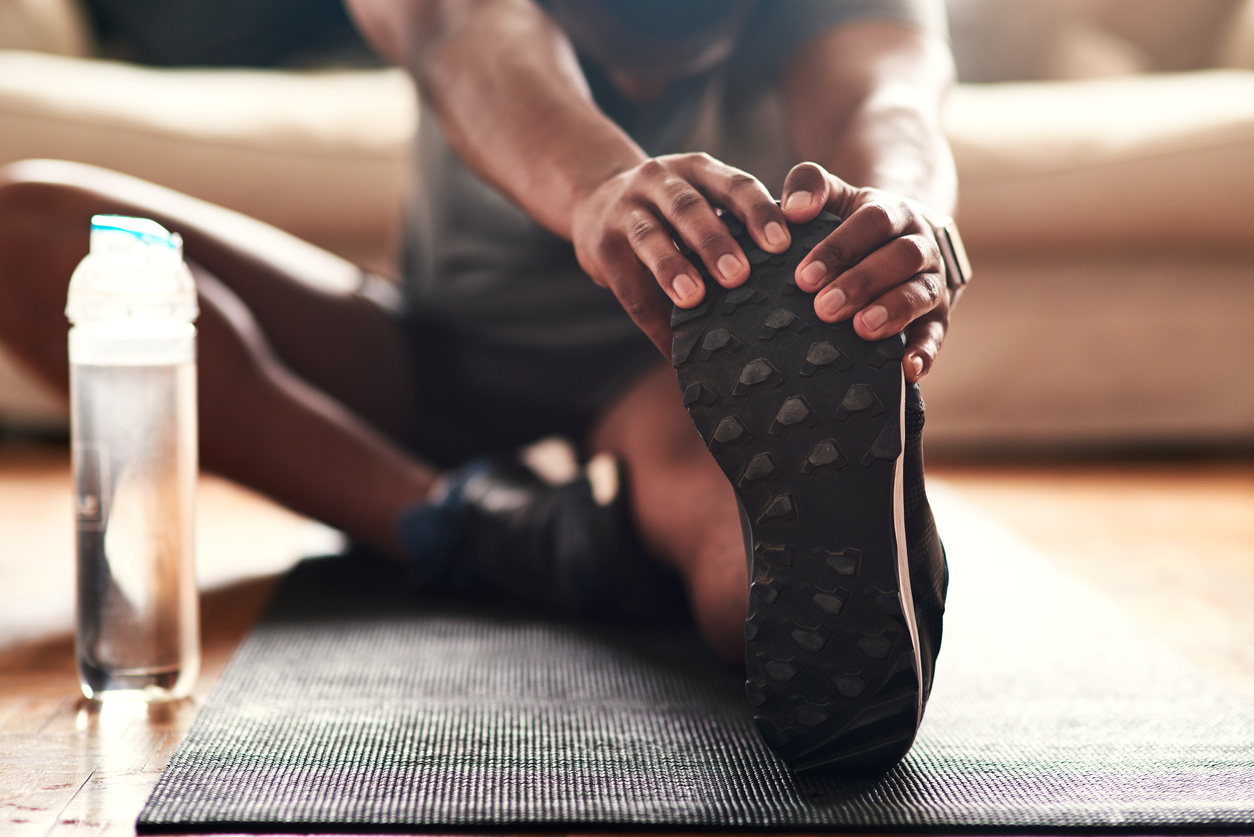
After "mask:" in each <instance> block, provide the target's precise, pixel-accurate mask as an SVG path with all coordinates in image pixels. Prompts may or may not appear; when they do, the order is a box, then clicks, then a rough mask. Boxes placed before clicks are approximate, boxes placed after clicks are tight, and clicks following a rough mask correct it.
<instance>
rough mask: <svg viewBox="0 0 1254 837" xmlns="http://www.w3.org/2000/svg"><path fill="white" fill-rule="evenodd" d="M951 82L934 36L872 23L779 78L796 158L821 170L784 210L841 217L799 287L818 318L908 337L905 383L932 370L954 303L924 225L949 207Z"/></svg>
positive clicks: (796, 187) (869, 334) (792, 190)
mask: <svg viewBox="0 0 1254 837" xmlns="http://www.w3.org/2000/svg"><path fill="white" fill-rule="evenodd" d="M953 78H954V73H953V62H952V58H951V57H950V54H949V49H948V47H947V45H946V44H945V43H944V40H943V39H942V38H941V37H940V35H938V34H933V33H926V32H921V31H919V30H916V29H913V28H910V27H905V26H900V25H895V24H890V23H872V22H867V23H854V24H850V25H847V26H844V27H841V28H839V29H835V30H833V31H832V32H829V33H827V34H825V35H823V36H821V37H819V38H817V39H816V40H815V41H813V42H812V43H811V44H809V45H808V46H807V47H806V48H805V49H803V50H802V51H801V52H800V53H799V54H798V55H797V56H796V57H795V58H794V59H793V60H792V62H791V63H790V64H789V65H788V68H787V72H786V76H785V90H784V92H785V102H786V112H787V118H788V129H789V136H790V140H791V142H792V144H793V151H794V153H795V154H797V156H798V157H799V158H800V159H803V160H812V161H814V162H815V163H817V164H819V165H813V164H802V165H801V166H798V167H796V168H795V169H794V170H793V171H792V172H791V173H790V174H789V176H788V179H787V180H786V181H785V185H784V195H783V199H784V209H785V213H786V214H787V216H788V217H789V220H792V221H794V222H799V221H802V220H806V219H809V218H811V217H813V215H814V214H815V213H816V212H817V211H818V210H819V209H821V208H826V209H828V210H830V211H832V212H835V213H836V214H838V215H840V216H841V217H842V218H844V219H846V220H845V223H843V224H842V225H841V226H840V227H839V228H837V230H836V231H835V232H834V233H832V235H831V236H829V237H828V239H827V240H826V241H825V242H823V243H821V244H820V245H819V246H818V247H816V248H815V250H814V252H812V253H811V254H810V255H809V256H807V257H806V259H805V260H803V261H802V262H801V264H800V265H799V266H798V268H797V283H798V285H799V286H801V287H802V288H804V289H805V290H808V291H811V292H814V291H817V292H818V293H817V296H816V298H815V311H816V313H817V314H818V316H819V317H820V318H821V319H823V320H826V321H828V322H835V321H838V320H843V319H848V318H850V317H853V319H854V327H855V329H856V330H857V332H858V333H859V334H860V335H861V336H862V337H864V338H866V339H880V338H883V337H887V336H889V335H891V334H895V333H897V332H898V331H901V330H903V329H905V330H906V336H907V341H908V345H907V349H906V358H905V361H904V368H905V373H906V378H907V380H910V381H912V382H914V381H918V380H919V379H920V378H922V377H923V376H924V375H926V374H927V372H928V371H929V370H930V369H931V366H932V363H933V362H934V361H935V359H936V353H937V351H938V349H939V348H940V344H941V341H942V340H943V339H944V336H945V330H946V329H947V327H948V324H949V309H950V305H951V302H952V300H950V298H949V295H948V294H947V292H946V288H945V276H944V268H943V266H942V261H941V258H940V253H939V250H938V248H937V244H936V239H935V237H934V235H933V232H932V228H931V225H930V223H928V218H929V217H930V218H939V217H942V216H947V215H950V214H951V213H952V212H953V209H954V201H955V195H956V191H957V176H956V173H955V171H954V163H953V157H952V155H951V154H950V151H949V145H948V143H947V142H946V140H945V136H944V133H943V132H942V129H941V124H940V112H941V103H942V100H943V98H944V96H945V94H946V92H947V91H948V89H949V88H950V86H951V85H952V84H953ZM820 166H821V167H822V168H821V167H820ZM829 172H831V173H829ZM832 173H834V174H832ZM837 175H838V176H837ZM903 198H905V199H908V200H902V199H903ZM911 201H915V202H917V203H912V202H911ZM925 213H926V217H925Z"/></svg>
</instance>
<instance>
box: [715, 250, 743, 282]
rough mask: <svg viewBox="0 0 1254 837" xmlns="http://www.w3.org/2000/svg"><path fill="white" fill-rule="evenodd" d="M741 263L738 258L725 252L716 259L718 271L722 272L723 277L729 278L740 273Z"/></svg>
mask: <svg viewBox="0 0 1254 837" xmlns="http://www.w3.org/2000/svg"><path fill="white" fill-rule="evenodd" d="M742 267H743V264H742V263H741V261H740V259H738V258H736V257H735V256H733V255H732V254H731V253H727V254H725V255H723V256H720V257H719V259H718V272H719V273H721V274H723V278H724V279H731V278H734V277H735V276H736V274H738V273H740V271H741V268H742Z"/></svg>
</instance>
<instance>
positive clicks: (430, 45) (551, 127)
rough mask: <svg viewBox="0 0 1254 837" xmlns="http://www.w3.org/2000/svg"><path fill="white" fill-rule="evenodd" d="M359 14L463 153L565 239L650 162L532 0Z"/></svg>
mask: <svg viewBox="0 0 1254 837" xmlns="http://www.w3.org/2000/svg"><path fill="white" fill-rule="evenodd" d="M350 7H351V8H352V9H353V11H354V14H355V16H356V17H357V18H358V20H359V22H360V23H361V24H362V28H363V29H364V30H365V31H366V32H367V33H368V34H371V35H374V33H375V32H376V31H377V32H378V33H379V35H378V36H377V37H373V40H374V41H375V42H376V44H377V45H378V46H380V48H381V49H383V50H384V52H385V53H387V54H388V57H389V58H391V59H392V60H393V61H395V62H397V63H399V64H401V65H402V66H405V67H406V68H408V69H409V70H410V72H411V73H412V74H413V76H414V78H415V79H416V80H417V82H418V84H419V86H420V88H421V92H422V95H423V96H425V97H426V98H427V101H428V102H429V103H430V105H431V106H432V107H433V109H434V110H435V112H436V113H437V115H438V117H439V119H440V124H441V127H442V128H443V130H444V133H445V137H446V138H447V140H448V142H449V144H450V145H451V146H452V147H453V149H454V151H456V152H457V154H458V156H459V157H461V158H462V160H464V161H465V162H466V163H467V165H469V166H470V168H471V169H472V170H474V171H475V172H476V173H477V174H478V175H479V176H480V177H482V178H483V179H484V180H486V181H488V182H489V183H491V184H492V185H493V186H495V187H496V188H497V189H498V190H500V191H501V192H503V193H504V194H505V195H507V196H509V197H510V198H512V199H513V200H514V201H515V202H517V203H518V204H519V205H520V206H522V208H523V209H524V210H525V211H526V212H527V213H528V214H529V215H530V216H531V217H532V218H534V219H535V220H537V221H538V222H540V223H541V224H543V225H544V226H545V227H547V228H548V229H550V230H551V231H553V232H555V233H557V234H558V235H561V236H563V237H564V238H570V236H571V218H572V214H573V211H574V208H575V206H576V205H577V203H578V202H579V200H580V199H581V198H582V197H583V196H584V195H586V194H587V192H589V191H591V190H592V189H593V188H595V187H596V186H597V185H599V184H601V183H603V182H604V181H605V180H607V179H609V178H610V177H612V176H614V175H615V174H618V173H620V172H622V171H626V170H627V169H629V168H631V167H632V166H635V165H638V164H639V163H640V162H642V161H643V160H644V159H645V154H644V152H643V151H642V150H641V149H640V148H639V146H637V145H636V144H635V142H633V141H632V140H631V138H630V137H628V136H627V135H626V134H625V133H624V132H623V131H622V130H621V129H620V128H619V127H618V126H617V125H615V124H614V123H613V122H612V121H610V120H609V119H608V118H606V117H605V116H604V115H603V114H602V113H601V112H600V111H599V110H598V109H597V108H596V106H595V105H594V104H593V102H592V98H591V94H590V93H589V91H588V89H587V84H586V82H585V81H584V78H583V75H582V73H581V72H580V70H579V66H578V63H577V61H576V59H575V54H574V50H573V49H572V48H571V46H570V43H569V41H568V40H567V39H566V36H565V34H564V33H563V32H562V31H561V30H560V29H559V28H558V27H557V26H556V25H555V24H554V23H553V22H552V21H551V20H550V19H549V18H548V16H547V15H545V14H544V12H543V11H541V10H540V9H539V8H537V7H536V6H535V5H534V4H533V3H531V2H530V0H478V1H477V2H462V3H452V2H441V0H410V2H409V3H408V4H403V3H402V4H398V3H396V0H382V2H380V0H354V2H352V3H351V4H350ZM373 21H379V22H380V23H382V24H383V25H380V23H376V24H375V26H374V27H372V25H371V24H372V22H373Z"/></svg>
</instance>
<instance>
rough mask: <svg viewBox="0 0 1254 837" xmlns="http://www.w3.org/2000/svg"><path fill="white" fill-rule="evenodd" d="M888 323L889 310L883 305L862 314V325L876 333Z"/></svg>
mask: <svg viewBox="0 0 1254 837" xmlns="http://www.w3.org/2000/svg"><path fill="white" fill-rule="evenodd" d="M886 322H888V309H887V308H885V307H884V306H883V305H875V306H873V307H871V308H868V309H866V310H865V311H863V312H862V324H863V325H864V326H866V327H867V328H869V329H871V330H872V331H874V330H875V329H877V328H879V327H880V326H882V325H883V324H884V323H886Z"/></svg>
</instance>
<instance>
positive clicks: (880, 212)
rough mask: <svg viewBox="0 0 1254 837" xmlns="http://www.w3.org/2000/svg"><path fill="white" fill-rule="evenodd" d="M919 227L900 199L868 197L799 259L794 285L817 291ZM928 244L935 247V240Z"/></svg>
mask: <svg viewBox="0 0 1254 837" xmlns="http://www.w3.org/2000/svg"><path fill="white" fill-rule="evenodd" d="M921 229H922V226H921V225H920V223H919V221H918V219H917V218H915V217H914V215H913V213H912V212H910V211H909V209H908V208H907V207H906V206H905V204H903V203H901V202H900V201H889V200H884V201H879V200H874V199H872V200H869V201H867V202H866V203H863V204H862V205H861V206H859V207H858V208H857V209H855V210H854V211H853V212H852V213H851V214H850V215H849V217H848V218H846V219H845V220H844V222H843V223H842V224H841V225H840V226H839V227H837V228H836V229H835V230H834V231H833V232H832V234H831V235H829V236H828V237H827V238H825V239H823V241H821V242H819V244H818V245H817V246H816V247H815V248H814V249H813V250H811V251H810V252H809V253H808V254H807V255H806V257H805V258H804V259H802V260H801V262H800V264H798V265H797V271H796V275H795V280H796V282H797V287H799V288H801V289H802V290H804V291H810V292H813V291H817V290H818V289H819V288H822V287H823V286H824V285H826V284H827V283H828V282H830V281H831V280H832V279H833V278H834V277H836V276H839V275H840V274H841V273H843V272H844V271H846V270H849V269H850V268H852V267H854V266H855V265H857V264H859V263H860V262H861V261H862V260H863V259H865V258H866V257H867V256H869V255H870V254H871V253H874V252H876V251H877V250H878V249H880V248H881V247H884V246H885V245H887V244H889V243H890V242H892V241H893V240H894V239H898V238H900V237H901V236H902V235H904V234H906V233H907V232H913V231H919V230H921ZM931 247H932V249H933V250H935V249H936V245H935V243H934V242H933V243H932V244H931ZM939 257H940V254H939V251H937V252H936V258H937V259H939ZM938 263H939V262H938ZM909 275H913V274H909Z"/></svg>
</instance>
